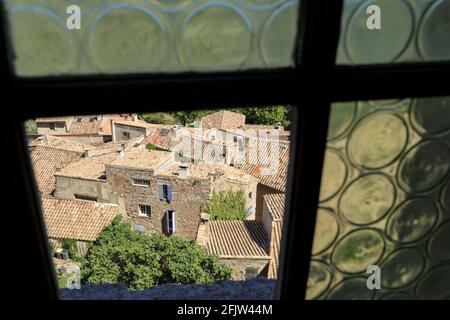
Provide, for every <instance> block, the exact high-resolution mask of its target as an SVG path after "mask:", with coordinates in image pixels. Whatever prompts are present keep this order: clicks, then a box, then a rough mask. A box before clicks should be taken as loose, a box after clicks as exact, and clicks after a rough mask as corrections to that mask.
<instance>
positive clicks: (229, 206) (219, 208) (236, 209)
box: [206, 190, 247, 220]
mask: <svg viewBox="0 0 450 320" xmlns="http://www.w3.org/2000/svg"><path fill="white" fill-rule="evenodd" d="M206 211H207V213H209V218H210V219H211V220H244V219H245V218H246V214H247V212H246V209H245V195H244V191H243V190H240V191H237V192H233V191H219V192H213V194H212V198H211V203H210V205H209V207H208V208H207V209H206Z"/></svg>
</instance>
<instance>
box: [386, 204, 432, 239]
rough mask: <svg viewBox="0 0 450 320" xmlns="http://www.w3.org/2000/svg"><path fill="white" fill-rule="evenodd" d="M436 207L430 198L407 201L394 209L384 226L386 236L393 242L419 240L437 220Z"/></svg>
mask: <svg viewBox="0 0 450 320" xmlns="http://www.w3.org/2000/svg"><path fill="white" fill-rule="evenodd" d="M437 216H438V212H437V208H436V205H435V204H434V202H433V200H432V199H430V198H415V199H409V200H407V201H405V202H403V203H402V204H400V206H398V207H397V209H395V211H394V212H393V213H392V215H391V216H390V217H389V220H388V222H387V224H386V234H387V235H388V237H389V238H390V239H392V240H394V241H397V242H401V243H410V242H414V241H417V240H420V239H421V238H423V237H424V236H426V235H427V234H428V233H429V232H430V231H431V229H432V228H433V226H434V224H435V222H436V220H437Z"/></svg>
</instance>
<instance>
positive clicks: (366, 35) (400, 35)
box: [345, 0, 414, 63]
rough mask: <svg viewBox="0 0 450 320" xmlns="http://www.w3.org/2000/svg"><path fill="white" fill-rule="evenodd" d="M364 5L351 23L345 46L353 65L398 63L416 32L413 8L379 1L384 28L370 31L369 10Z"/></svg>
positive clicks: (400, 3)
mask: <svg viewBox="0 0 450 320" xmlns="http://www.w3.org/2000/svg"><path fill="white" fill-rule="evenodd" d="M371 4H373V1H372V0H370V1H365V2H364V3H361V5H360V6H359V7H358V9H356V10H355V12H354V14H353V15H352V17H351V18H350V20H349V23H348V26H347V30H346V36H345V46H346V49H347V52H348V55H349V57H350V59H351V60H352V62H354V63H386V62H392V61H395V60H396V59H397V58H398V57H399V56H400V55H401V54H402V53H403V51H404V49H405V48H406V46H407V44H408V43H409V41H410V39H411V37H412V32H413V28H414V18H413V14H412V11H411V8H410V6H409V5H408V3H407V2H405V1H392V0H378V1H377V5H378V6H380V8H381V10H382V28H381V29H379V30H370V29H369V28H367V18H368V15H367V13H366V10H367V7H368V6H369V5H371Z"/></svg>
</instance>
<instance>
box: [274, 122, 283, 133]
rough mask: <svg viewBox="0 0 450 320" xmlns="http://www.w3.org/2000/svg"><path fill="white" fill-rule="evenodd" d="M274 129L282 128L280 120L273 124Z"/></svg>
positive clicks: (279, 129)
mask: <svg viewBox="0 0 450 320" xmlns="http://www.w3.org/2000/svg"><path fill="white" fill-rule="evenodd" d="M274 128H275V130H278V131H281V129H283V126H282V125H281V122H277V123H275V124H274Z"/></svg>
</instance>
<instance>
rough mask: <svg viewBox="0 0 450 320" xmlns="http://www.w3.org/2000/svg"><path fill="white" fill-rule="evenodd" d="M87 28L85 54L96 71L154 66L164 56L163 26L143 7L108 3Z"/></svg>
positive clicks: (147, 68)
mask: <svg viewBox="0 0 450 320" xmlns="http://www.w3.org/2000/svg"><path fill="white" fill-rule="evenodd" d="M90 30H91V32H90V34H89V38H88V46H89V55H90V58H91V62H92V63H93V64H94V65H95V66H96V67H97V68H98V69H99V71H100V72H104V73H124V72H128V73H129V72H146V71H152V70H158V69H160V67H161V65H162V64H163V63H164V62H165V60H166V57H167V41H166V39H167V36H166V31H165V26H164V24H163V23H162V21H161V20H160V18H159V17H158V16H157V15H156V14H155V13H154V12H153V11H150V10H149V9H147V8H144V7H141V6H138V5H132V4H129V5H128V4H117V5H112V6H110V7H108V9H106V10H104V11H102V12H101V13H100V14H98V15H97V16H96V18H95V20H94V21H93V23H92V25H91V27H90Z"/></svg>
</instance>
